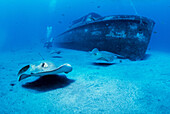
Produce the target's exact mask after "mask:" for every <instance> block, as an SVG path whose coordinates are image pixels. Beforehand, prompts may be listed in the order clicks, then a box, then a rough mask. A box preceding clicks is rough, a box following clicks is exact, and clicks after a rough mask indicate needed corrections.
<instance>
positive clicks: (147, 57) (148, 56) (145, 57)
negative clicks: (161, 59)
mask: <svg viewBox="0 0 170 114" xmlns="http://www.w3.org/2000/svg"><path fill="white" fill-rule="evenodd" d="M150 56H151V55H150V54H145V55H144V57H143V59H142V60H147V59H149V58H150Z"/></svg>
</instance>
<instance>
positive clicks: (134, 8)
mask: <svg viewBox="0 0 170 114" xmlns="http://www.w3.org/2000/svg"><path fill="white" fill-rule="evenodd" d="M129 1H130V5H131V6H132V8H133V10H134V11H135V14H136V15H138V12H137V10H136V7H135V5H134V4H133V2H132V0H129Z"/></svg>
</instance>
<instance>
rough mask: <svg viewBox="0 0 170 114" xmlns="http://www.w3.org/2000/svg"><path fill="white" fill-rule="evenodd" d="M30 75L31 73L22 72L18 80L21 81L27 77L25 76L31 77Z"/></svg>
mask: <svg viewBox="0 0 170 114" xmlns="http://www.w3.org/2000/svg"><path fill="white" fill-rule="evenodd" d="M30 76H31V75H28V74H22V75H20V76H19V78H18V81H21V80H23V79H25V78H28V77H30Z"/></svg>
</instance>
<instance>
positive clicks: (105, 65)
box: [92, 62, 116, 67]
mask: <svg viewBox="0 0 170 114" xmlns="http://www.w3.org/2000/svg"><path fill="white" fill-rule="evenodd" d="M92 64H93V65H96V66H104V67H107V66H110V65H114V64H116V63H95V62H94V63H92Z"/></svg>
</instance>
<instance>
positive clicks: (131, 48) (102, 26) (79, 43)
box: [54, 15, 155, 60]
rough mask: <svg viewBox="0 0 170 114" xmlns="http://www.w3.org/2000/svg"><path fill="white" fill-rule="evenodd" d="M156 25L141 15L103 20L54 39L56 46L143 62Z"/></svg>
mask: <svg viewBox="0 0 170 114" xmlns="http://www.w3.org/2000/svg"><path fill="white" fill-rule="evenodd" d="M86 17H87V16H86ZM154 24H155V23H154V21H152V20H150V19H148V18H145V17H141V16H133V15H116V16H107V17H101V18H98V19H96V20H95V21H90V22H87V21H85V23H81V24H79V25H76V26H73V27H71V28H70V29H69V30H67V31H66V32H64V33H62V34H60V35H58V36H57V38H55V39H54V45H55V46H58V47H63V48H70V49H78V50H84V51H90V50H92V49H94V48H98V49H99V50H101V51H109V52H113V53H116V54H119V55H122V56H124V57H125V58H129V59H130V60H140V59H143V58H144V55H145V52H146V50H147V47H148V44H149V41H150V38H151V34H152V30H153V27H154Z"/></svg>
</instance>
